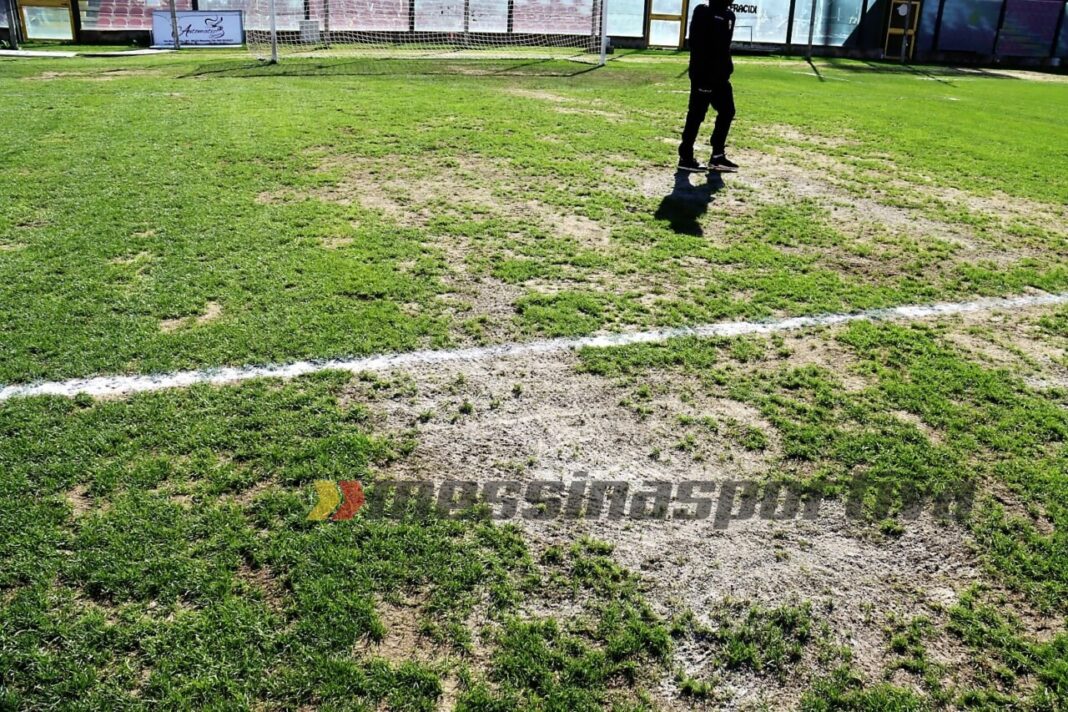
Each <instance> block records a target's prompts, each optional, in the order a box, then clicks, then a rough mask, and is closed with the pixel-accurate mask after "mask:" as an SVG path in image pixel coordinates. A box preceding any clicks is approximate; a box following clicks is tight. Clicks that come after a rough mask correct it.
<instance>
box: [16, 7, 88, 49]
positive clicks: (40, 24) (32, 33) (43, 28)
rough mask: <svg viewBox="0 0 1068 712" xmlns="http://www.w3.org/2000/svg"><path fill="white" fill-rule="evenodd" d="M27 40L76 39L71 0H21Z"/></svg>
mask: <svg viewBox="0 0 1068 712" xmlns="http://www.w3.org/2000/svg"><path fill="white" fill-rule="evenodd" d="M18 6H19V14H20V15H21V16H22V34H23V35H24V38H25V39H26V40H66V41H73V40H74V15H73V14H72V13H71V9H70V0H19V3H18Z"/></svg>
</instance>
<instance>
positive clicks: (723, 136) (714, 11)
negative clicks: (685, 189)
mask: <svg viewBox="0 0 1068 712" xmlns="http://www.w3.org/2000/svg"><path fill="white" fill-rule="evenodd" d="M733 37H734V13H733V12H731V9H730V7H729V5H728V0H709V4H707V5H703V4H702V5H698V6H697V7H696V8H695V9H694V11H693V20H692V21H691V22H690V72H689V73H690V106H689V109H688V110H687V112H686V127H685V128H684V129H683V130H682V143H681V144H679V169H680V170H684V171H703V170H705V166H703V165H701V163H700V162H699V161H697V159H695V158H694V155H693V144H694V141H696V140H697V132H698V131H699V130H700V129H701V122H702V121H704V120H705V114H707V113H708V107H709V106H711V107H712V108H713V109H715V110H716V126H715V129H713V131H712V160H711V161H710V162H709V166H708V169H709V170H713V171H721V172H733V171H736V170H738V166H737V165H736V164H735V163H732V162H731V161H729V160H728V159H727V155H726V146H727V133H728V132H729V131H730V130H731V121H733V120H734V89H733V87H731V74H732V73H733V72H734V62H733V61H731V40H732V39H733Z"/></svg>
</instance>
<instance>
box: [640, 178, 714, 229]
mask: <svg viewBox="0 0 1068 712" xmlns="http://www.w3.org/2000/svg"><path fill="white" fill-rule="evenodd" d="M694 179H696V180H697V181H698V183H697V185H694V184H693V182H692V181H693V180H694ZM722 187H723V177H722V176H721V175H720V174H719V173H709V174H707V176H703V175H701V174H699V173H690V172H688V171H675V184H674V186H673V187H672V189H671V193H669V194H668V195H665V196H664V198H663V199H662V200H661V201H660V206H659V207H658V208H657V209H656V213H654V214H653V217H654V218H656V219H657V220H663V221H665V222H667V223H668V225H670V227H671V229H672V230H673V231H674V232H676V233H678V234H680V235H694V236H697V237H700V236H701V235H703V234H704V233H703V232H702V231H701V223H700V218H701V216H702V215H704V214H705V213H706V212H708V205H709V203H711V202H712V196H713V195H715V194H716V193H717V192H719V190H720V189H721V188H722Z"/></svg>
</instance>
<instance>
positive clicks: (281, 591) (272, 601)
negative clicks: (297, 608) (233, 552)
mask: <svg viewBox="0 0 1068 712" xmlns="http://www.w3.org/2000/svg"><path fill="white" fill-rule="evenodd" d="M236 576H237V578H238V580H240V581H242V582H243V583H244V584H246V585H247V586H248V587H249V588H251V589H253V590H254V591H257V592H259V594H260V595H262V596H263V600H264V603H266V604H267V607H268V608H270V609H271V610H272V611H274V612H275V613H281V612H282V610H283V609H284V608H285V600H286V590H285V586H284V585H282V582H281V581H279V580H278V579H277V578H275V576H274V574H273V573H272V572H271V570H270V568H268V567H267V566H261V567H259V568H252V567H251V566H249V565H248V564H247V563H242V564H241V565H240V566H239V567H238V569H237V574H236Z"/></svg>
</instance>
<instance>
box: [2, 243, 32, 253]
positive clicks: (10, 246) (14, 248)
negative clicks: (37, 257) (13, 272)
mask: <svg viewBox="0 0 1068 712" xmlns="http://www.w3.org/2000/svg"><path fill="white" fill-rule="evenodd" d="M25 249H26V245H25V244H23V243H21V242H5V243H3V244H0V252H18V251H19V250H25Z"/></svg>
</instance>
